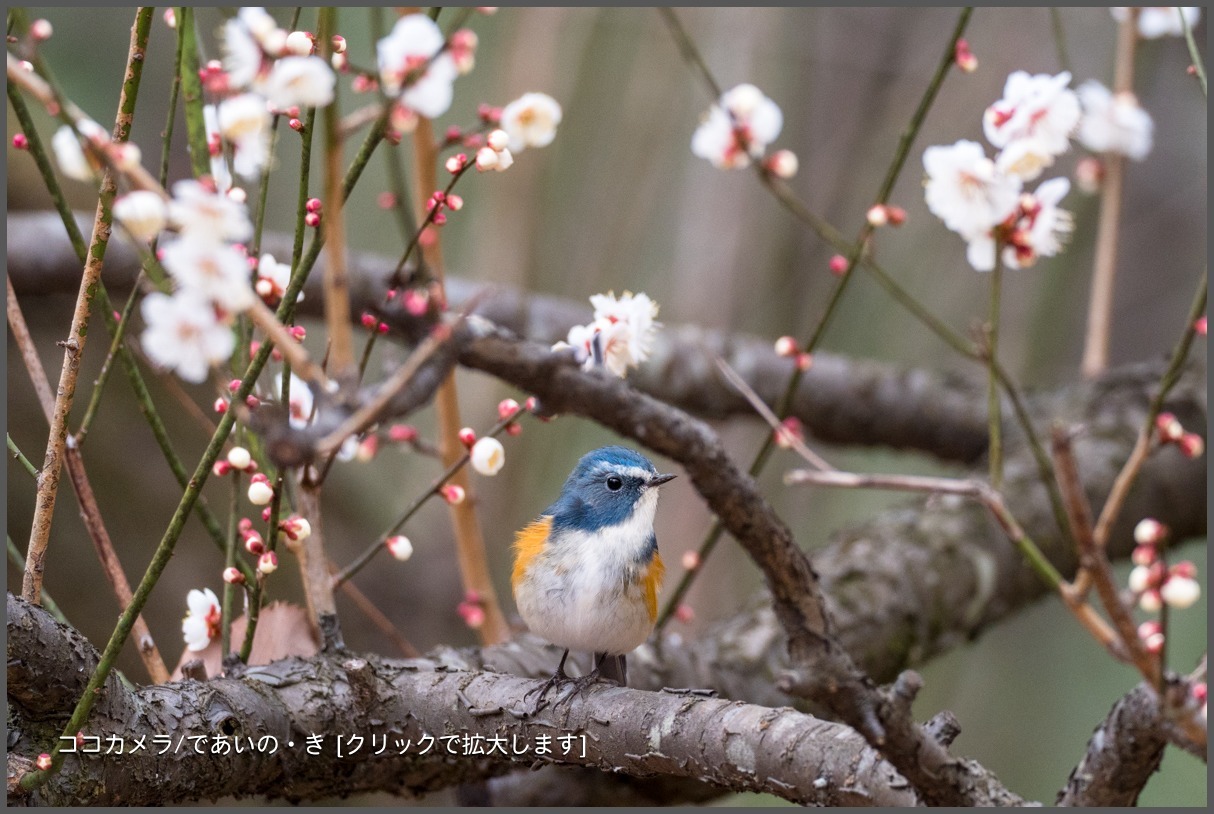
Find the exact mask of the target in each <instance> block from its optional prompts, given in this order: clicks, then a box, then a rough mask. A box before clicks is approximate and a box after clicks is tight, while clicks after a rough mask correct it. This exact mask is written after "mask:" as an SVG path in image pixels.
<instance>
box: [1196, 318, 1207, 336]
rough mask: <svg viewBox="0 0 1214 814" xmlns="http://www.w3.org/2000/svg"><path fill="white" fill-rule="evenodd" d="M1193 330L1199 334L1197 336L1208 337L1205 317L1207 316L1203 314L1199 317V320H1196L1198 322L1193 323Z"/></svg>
mask: <svg viewBox="0 0 1214 814" xmlns="http://www.w3.org/2000/svg"><path fill="white" fill-rule="evenodd" d="M1193 330H1194V331H1196V332H1197V335H1198V336H1205V335H1206V317H1205V314H1202V315H1201V316H1199V317H1198V318H1197V319H1196V320H1195V321H1194V322H1193Z"/></svg>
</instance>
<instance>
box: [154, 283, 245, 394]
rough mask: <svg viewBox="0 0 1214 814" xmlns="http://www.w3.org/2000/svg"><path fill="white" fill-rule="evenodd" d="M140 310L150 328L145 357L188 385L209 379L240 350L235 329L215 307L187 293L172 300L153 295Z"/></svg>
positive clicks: (177, 293) (180, 293) (185, 290)
mask: <svg viewBox="0 0 1214 814" xmlns="http://www.w3.org/2000/svg"><path fill="white" fill-rule="evenodd" d="M140 310H141V312H142V314H143V321H144V322H145V323H146V325H147V327H146V328H144V331H143V335H142V336H141V337H140V343H141V344H142V346H143V350H144V353H146V354H147V355H148V358H149V359H151V360H152V362H154V363H155V364H156V365H157V366H159V367H162V368H166V369H169V370H174V371H176V373H177V375H178V376H180V377H181V378H183V379H185V380H186V381H187V382H194V383H198V382H201V381H203V380H204V379H206V377H207V371H208V370H209V369H210V366H211V365H212V364H217V363H219V362H223V361H226V360H227V359H228V357H230V356H231V355H232V351H233V350H234V349H235V347H236V338H235V337H234V336H233V335H232V330H231V328H229V327H228V326H227V325H225V324H224V323H222V322H221V321H220V320H219V318H218V317H217V316H216V314H215V309H214V308H213V307H212V306H211V304H210V303H209V302H208V301H207V300H205V299H203V298H202V297H200V296H199V295H198V294H196V293H194V292H192V291H189V290H187V289H183V290H180V291H177V292H175V293H174V294H173V295H172V296H169V295H168V294H161V293H160V292H159V291H155V292H152V293H151V294H148V295H147V296H146V297H144V298H143V302H142V303H141V304H140Z"/></svg>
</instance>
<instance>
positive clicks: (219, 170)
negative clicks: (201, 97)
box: [202, 105, 232, 195]
mask: <svg viewBox="0 0 1214 814" xmlns="http://www.w3.org/2000/svg"><path fill="white" fill-rule="evenodd" d="M202 121H203V124H204V125H206V130H207V149H208V150H209V151H210V155H211V180H212V181H214V182H215V189H216V190H218V191H219V194H220V195H225V194H226V193H227V192H228V190H230V189H231V188H232V172H231V171H230V170H229V169H228V161H227V159H226V158H224V155H223V150H222V149H220V147H221V143H222V138H223V137H222V136H221V135H220V134H219V111H218V110H217V109H216V107H215V105H203V106H202Z"/></svg>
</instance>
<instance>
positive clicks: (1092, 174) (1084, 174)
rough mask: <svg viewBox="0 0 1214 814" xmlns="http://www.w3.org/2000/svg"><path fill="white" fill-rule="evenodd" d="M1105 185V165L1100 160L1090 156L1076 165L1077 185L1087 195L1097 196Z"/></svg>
mask: <svg viewBox="0 0 1214 814" xmlns="http://www.w3.org/2000/svg"><path fill="white" fill-rule="evenodd" d="M1103 183H1104V164H1103V163H1101V161H1100V159H1099V158H1095V157H1093V156H1088V157H1087V158H1081V159H1079V161H1078V162H1077V163H1076V164H1075V185H1076V186H1077V187H1079V191H1080V192H1083V193H1085V194H1087V195H1095V194H1096V193H1097V192H1099V191H1100V186H1101V184H1103Z"/></svg>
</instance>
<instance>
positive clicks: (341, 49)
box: [329, 34, 346, 54]
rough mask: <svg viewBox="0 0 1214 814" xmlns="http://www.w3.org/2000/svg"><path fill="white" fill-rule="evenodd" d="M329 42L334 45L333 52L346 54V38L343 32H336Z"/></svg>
mask: <svg viewBox="0 0 1214 814" xmlns="http://www.w3.org/2000/svg"><path fill="white" fill-rule="evenodd" d="M329 42H330V44H332V46H333V53H335V54H344V53H345V52H346V38H345V37H343V36H342V35H341V34H334V35H333V36H332V37H331V38H330V39H329Z"/></svg>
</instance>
